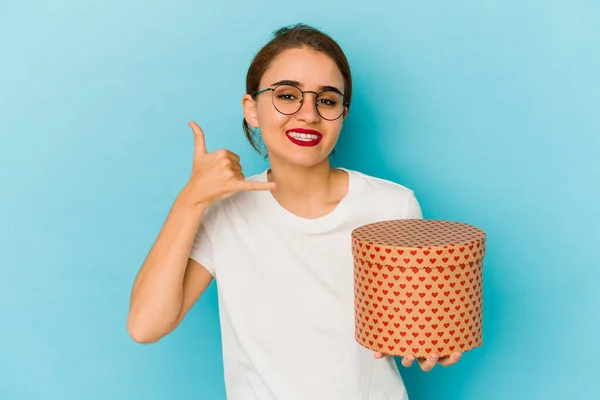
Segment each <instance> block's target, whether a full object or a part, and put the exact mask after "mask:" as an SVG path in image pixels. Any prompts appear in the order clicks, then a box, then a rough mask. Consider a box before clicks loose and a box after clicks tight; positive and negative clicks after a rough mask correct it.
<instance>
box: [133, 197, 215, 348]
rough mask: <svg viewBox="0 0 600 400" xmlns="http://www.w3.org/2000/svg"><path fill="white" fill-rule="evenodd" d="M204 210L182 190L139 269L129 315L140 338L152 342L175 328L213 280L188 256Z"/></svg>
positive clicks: (137, 339) (142, 340)
mask: <svg viewBox="0 0 600 400" xmlns="http://www.w3.org/2000/svg"><path fill="white" fill-rule="evenodd" d="M203 213H204V208H197V209H194V208H193V207H192V206H190V205H188V204H187V203H186V200H185V195H184V192H182V195H180V197H179V198H178V199H177V200H176V201H175V203H174V205H173V207H172V209H171V212H170V213H169V216H168V217H167V220H166V221H165V223H164V225H163V228H162V230H161V231H160V233H159V235H158V237H157V239H156V242H155V243H154V246H153V247H152V249H151V250H150V252H149V254H148V257H147V258H146V260H145V261H144V264H143V265H142V267H141V269H140V271H139V272H138V275H137V277H136V280H135V282H134V285H133V289H132V293H131V304H130V310H129V316H128V318H127V330H128V332H129V335H130V336H131V337H132V338H133V339H134V340H135V341H136V342H139V343H152V342H155V341H157V340H159V339H160V338H162V337H163V336H165V335H167V334H168V333H170V332H171V331H172V330H173V329H175V328H176V327H177V325H179V323H180V322H181V321H182V319H183V317H184V316H185V314H186V313H187V311H188V310H189V309H190V308H191V307H192V305H193V304H194V303H195V302H196V300H198V298H199V297H200V296H201V295H202V293H203V292H204V290H205V289H206V288H207V287H208V285H209V284H210V282H211V281H212V275H211V274H210V273H209V272H208V271H207V270H206V269H204V268H203V267H202V266H201V265H200V264H198V263H197V262H195V261H193V260H190V259H189V258H188V257H189V254H190V249H191V246H192V243H193V240H194V237H195V234H196V231H197V229H198V226H199V225H200V222H201V219H202V215H203Z"/></svg>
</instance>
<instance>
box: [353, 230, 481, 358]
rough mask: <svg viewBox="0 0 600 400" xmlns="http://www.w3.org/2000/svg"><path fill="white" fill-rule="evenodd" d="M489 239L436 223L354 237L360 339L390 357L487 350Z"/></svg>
mask: <svg viewBox="0 0 600 400" xmlns="http://www.w3.org/2000/svg"><path fill="white" fill-rule="evenodd" d="M485 244H486V235H485V233H484V232H483V231H482V230H480V229H478V228H476V227H473V226H471V225H467V224H463V223H458V222H451V221H443V220H430V219H409V220H390V221H381V222H376V223H372V224H368V225H364V226H361V227H359V228H357V229H355V230H354V231H353V232H352V253H353V257H354V289H355V296H354V300H355V301H354V309H355V339H356V341H357V342H358V343H360V344H361V345H362V346H364V347H366V348H368V349H371V350H373V351H378V352H381V353H385V354H390V355H399V356H403V355H406V354H413V355H414V356H415V357H427V356H428V355H429V354H430V353H432V352H434V353H437V354H439V355H440V356H441V357H444V356H448V355H450V354H452V353H453V352H455V351H460V352H466V351H469V350H472V349H473V348H475V347H478V346H481V345H482V344H483V339H482V301H483V290H482V277H483V275H482V271H483V258H484V256H485Z"/></svg>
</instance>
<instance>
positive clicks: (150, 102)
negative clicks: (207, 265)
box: [0, 0, 600, 400]
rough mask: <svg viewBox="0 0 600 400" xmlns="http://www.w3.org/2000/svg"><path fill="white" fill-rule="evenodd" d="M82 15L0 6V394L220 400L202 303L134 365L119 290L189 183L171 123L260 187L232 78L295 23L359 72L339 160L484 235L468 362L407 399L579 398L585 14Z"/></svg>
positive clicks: (593, 33) (591, 145) (596, 62)
mask: <svg viewBox="0 0 600 400" xmlns="http://www.w3.org/2000/svg"><path fill="white" fill-rule="evenodd" d="M87 3H88V2H79V1H75V0H63V1H58V2H41V1H37V2H33V1H29V2H21V3H17V2H15V1H13V2H7V1H3V2H0V50H1V52H0V58H1V62H0V139H1V141H0V190H1V192H2V195H1V196H0V221H1V222H0V224H1V225H0V226H1V228H0V263H1V264H0V307H1V309H0V311H1V314H0V399H2V400H5V399H6V400H9V399H10V400H12V399H32V400H33V399H51V400H59V399H60V400H71V399H86V400H100V399H207V400H212V399H223V398H224V389H223V382H222V372H221V368H222V362H221V357H220V351H221V347H220V339H219V327H218V310H217V306H216V294H215V289H214V285H213V286H211V288H210V290H209V291H208V293H207V294H206V295H205V296H204V297H203V298H202V299H201V300H200V301H199V303H198V304H197V305H196V306H195V307H194V308H193V309H192V311H191V313H190V315H189V317H188V318H187V319H186V320H185V321H184V323H183V324H182V325H181V326H180V328H179V329H178V330H176V332H174V333H173V334H172V335H171V336H169V337H167V338H165V339H164V340H162V341H161V342H159V343H157V344H154V345H149V346H142V345H138V344H135V343H134V342H133V341H132V340H131V339H129V337H128V336H127V333H126V330H125V319H126V314H127V309H128V301H129V293H130V288H131V284H132V281H133V279H134V277H135V274H136V273H137V270H138V268H139V266H140V265H141V263H142V261H143V260H144V258H145V256H146V254H147V251H148V250H149V248H150V246H151V245H152V243H153V241H154V239H155V237H156V235H157V233H158V231H159V229H160V227H161V225H162V223H163V221H164V218H165V216H166V214H167V212H168V210H169V207H170V205H171V202H172V201H173V199H174V197H175V196H176V194H177V193H178V191H179V190H180V188H181V187H182V185H183V184H184V183H185V182H186V180H187V178H188V176H189V168H190V163H191V157H192V146H193V141H192V140H193V139H192V134H191V131H190V130H189V128H188V127H187V122H188V121H189V120H195V121H197V122H198V123H199V124H200V125H201V126H202V127H203V128H204V130H205V132H206V135H207V142H208V146H209V148H211V149H216V148H219V147H227V148H229V149H230V150H232V151H235V152H237V153H238V154H240V156H241V158H242V160H243V161H242V164H243V166H244V168H245V170H246V171H247V173H248V174H250V173H253V172H257V171H259V170H261V169H262V168H264V166H265V164H264V162H263V160H262V159H261V158H260V157H259V156H257V155H256V154H254V153H253V152H252V150H251V148H250V146H249V145H248V144H247V143H246V142H245V141H244V139H243V135H242V132H241V129H240V122H241V117H242V113H241V106H240V99H241V96H242V95H243V92H244V77H245V72H246V68H247V67H248V64H249V62H250V60H251V58H252V56H253V54H254V53H255V51H256V50H258V48H259V47H260V46H261V45H263V44H264V43H265V42H266V41H267V40H268V39H269V35H270V33H271V32H272V31H273V30H274V29H276V28H278V27H279V26H281V25H286V24H290V23H294V22H298V21H302V22H308V23H312V24H314V25H316V26H318V27H320V28H322V29H324V30H325V31H327V32H329V33H331V34H332V35H333V36H334V37H335V38H336V39H337V40H338V41H339V42H340V43H341V44H342V46H343V47H344V49H345V50H346V52H347V55H348V57H349V59H350V62H351V65H352V68H353V72H354V79H355V95H354V96H355V97H354V103H353V106H352V110H351V115H350V117H349V119H348V120H347V123H346V125H345V128H344V133H343V137H342V138H341V141H340V143H339V146H338V151H337V155H336V156H335V158H334V161H335V163H336V164H337V165H343V166H346V167H349V168H354V169H358V170H361V171H363V172H366V173H369V174H374V175H377V176H380V177H383V178H387V179H392V180H395V181H397V182H400V183H402V184H404V185H406V186H409V187H411V188H412V189H414V190H415V191H416V193H417V195H418V197H419V199H420V201H421V204H422V206H423V210H424V213H425V216H426V217H428V218H444V219H453V220H462V221H464V222H467V223H472V224H474V225H477V226H479V227H481V228H483V229H485V230H486V232H487V233H488V240H489V248H488V254H487V257H486V264H485V266H486V267H485V268H486V269H485V286H484V296H485V300H484V302H485V306H484V319H485V322H484V329H485V333H484V341H485V344H484V347H482V348H479V349H477V350H475V351H473V352H471V353H469V354H468V355H466V356H465V357H464V358H463V359H462V360H461V361H460V363H459V364H458V365H456V366H453V367H452V368H448V369H443V368H436V369H435V370H434V371H432V372H430V373H427V374H426V373H423V372H422V371H420V369H419V368H418V367H416V366H415V367H413V368H412V369H410V370H403V376H404V378H405V380H406V384H407V386H408V389H409V393H410V394H411V398H412V399H414V400H418V399H421V400H422V399H432V398H444V399H453V400H454V399H463V400H471V399H473V400H475V399H477V400H480V399H486V400H495V399H566V398H568V399H581V398H584V397H585V396H586V395H588V396H592V395H593V394H594V393H595V392H596V390H595V389H596V386H597V385H596V384H595V383H594V382H593V381H597V378H596V376H597V374H598V372H599V369H600V368H599V367H598V357H599V356H600V352H599V350H598V346H597V345H598V343H597V338H598V328H599V323H598V317H597V315H598V314H597V308H598V307H599V306H600V304H599V303H600V301H599V296H598V294H597V292H596V291H597V287H598V283H599V281H600V279H599V272H598V269H599V262H598V247H599V246H598V242H599V239H600V237H599V236H600V235H599V234H598V223H599V221H600V213H599V211H598V210H599V207H598V204H600V190H599V186H600V139H599V136H600V112H599V108H600V78H599V74H600V51H599V50H598V49H599V48H600V31H599V29H600V28H599V26H600V25H598V20H600V6H599V5H598V2H596V1H593V0H590V1H573V0H571V1H568V2H567V1H563V2H559V1H544V0H538V1H525V2H523V1H516V0H513V1H502V2H500V1H498V2H494V3H492V2H481V1H466V0H463V1H453V2H448V1H420V2H408V1H387V2H382V1H369V2H366V3H362V2H361V3H358V2H354V3H352V2H348V1H328V2H325V1H312V0H311V1H302V2H290V3H286V4H285V5H281V4H280V3H281V2H280V1H243V0H237V1H230V2H224V3H219V2H208V3H206V4H205V5H201V2H200V1H183V0H171V1H168V2H167V1H162V2H161V1H141V0H130V1H124V2H120V1H116V0H110V1H103V2H94V3H93V4H92V3H90V4H87ZM484 3H491V4H484ZM434 396H436V397H434Z"/></svg>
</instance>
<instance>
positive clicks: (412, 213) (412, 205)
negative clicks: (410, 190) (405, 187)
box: [406, 194, 423, 219]
mask: <svg viewBox="0 0 600 400" xmlns="http://www.w3.org/2000/svg"><path fill="white" fill-rule="evenodd" d="M406 219H423V212H422V210H421V205H420V204H419V201H418V200H417V197H416V196H415V195H414V194H412V195H411V197H410V200H409V202H408V212H407V215H406Z"/></svg>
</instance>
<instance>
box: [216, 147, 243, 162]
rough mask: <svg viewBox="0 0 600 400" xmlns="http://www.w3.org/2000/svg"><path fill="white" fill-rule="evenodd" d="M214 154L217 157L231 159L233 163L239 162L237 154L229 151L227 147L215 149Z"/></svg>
mask: <svg viewBox="0 0 600 400" xmlns="http://www.w3.org/2000/svg"><path fill="white" fill-rule="evenodd" d="M214 155H215V156H217V157H218V158H223V159H228V160H231V161H233V162H235V163H239V162H240V156H238V155H237V154H235V153H234V152H232V151H229V150H227V149H219V150H216V151H215V152H214Z"/></svg>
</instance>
